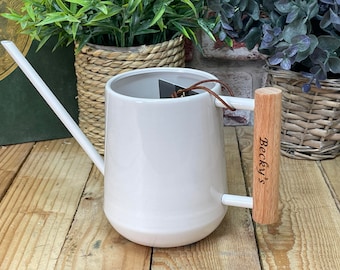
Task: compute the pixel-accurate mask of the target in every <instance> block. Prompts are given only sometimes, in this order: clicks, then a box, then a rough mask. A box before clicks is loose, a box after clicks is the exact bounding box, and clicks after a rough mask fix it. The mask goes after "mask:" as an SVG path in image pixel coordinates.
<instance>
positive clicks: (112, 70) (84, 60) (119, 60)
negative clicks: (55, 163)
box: [75, 37, 185, 154]
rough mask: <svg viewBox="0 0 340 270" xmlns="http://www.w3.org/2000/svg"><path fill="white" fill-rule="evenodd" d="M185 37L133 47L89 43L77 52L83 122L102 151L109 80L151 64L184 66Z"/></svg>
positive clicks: (88, 135) (157, 65)
mask: <svg viewBox="0 0 340 270" xmlns="http://www.w3.org/2000/svg"><path fill="white" fill-rule="evenodd" d="M184 59H185V58H184V40H183V38H182V37H178V38H176V39H173V40H170V41H166V42H163V43H159V44H155V45H148V46H139V47H131V48H117V47H106V46H97V45H87V46H85V47H83V48H82V50H81V52H80V53H79V54H78V55H76V59H75V69H76V74H77V90H78V104H79V126H80V128H81V129H82V130H83V132H84V133H85V135H86V136H87V137H88V138H89V139H90V141H91V142H92V143H93V145H94V146H95V148H96V149H97V150H98V152H99V153H100V154H104V144H105V112H104V111H105V104H104V90H105V84H106V82H107V81H108V80H109V79H110V78H111V77H113V76H114V75H117V74H119V73H123V72H126V71H129V70H133V69H139V68H149V67H183V66H184Z"/></svg>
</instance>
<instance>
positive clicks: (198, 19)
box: [2, 0, 213, 50]
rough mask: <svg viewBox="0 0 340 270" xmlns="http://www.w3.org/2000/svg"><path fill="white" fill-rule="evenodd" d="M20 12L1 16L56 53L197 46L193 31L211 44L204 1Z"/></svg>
mask: <svg viewBox="0 0 340 270" xmlns="http://www.w3.org/2000/svg"><path fill="white" fill-rule="evenodd" d="M23 2H24V4H23V7H22V10H21V11H20V12H17V11H14V10H9V12H8V13H3V14H2V16H4V17H6V18H7V19H10V20H13V21H16V22H17V23H19V24H20V25H21V28H22V33H24V34H28V35H30V36H31V37H32V38H33V39H36V40H38V41H40V44H39V48H40V47H41V46H43V45H44V44H45V43H46V41H47V40H49V39H50V38H51V37H52V36H56V37H57V43H56V45H55V48H56V47H58V46H62V45H69V44H70V43H73V42H74V41H75V42H77V43H78V44H79V47H78V50H80V49H81V48H82V47H83V46H84V45H85V44H86V43H88V42H90V43H95V44H99V45H112V46H119V47H129V46H136V45H142V44H155V43H158V42H163V41H165V40H168V39H170V38H172V37H175V36H178V35H180V34H183V35H184V36H185V37H187V38H189V39H192V40H193V41H194V42H196V43H197V37H196V33H195V31H196V30H197V29H203V30H204V31H205V32H206V33H208V34H209V35H210V36H211V37H212V38H213V35H212V33H211V32H210V28H211V27H210V24H209V22H208V21H207V20H204V19H203V17H204V13H205V9H206V7H205V3H204V1H203V0H106V1H105V0H104V1H102V0H24V1H23Z"/></svg>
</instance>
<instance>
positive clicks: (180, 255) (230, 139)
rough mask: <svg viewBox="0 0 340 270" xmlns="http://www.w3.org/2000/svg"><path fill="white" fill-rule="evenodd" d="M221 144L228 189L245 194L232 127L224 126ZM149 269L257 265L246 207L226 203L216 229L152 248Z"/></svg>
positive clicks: (246, 268) (252, 267)
mask: <svg viewBox="0 0 340 270" xmlns="http://www.w3.org/2000/svg"><path fill="white" fill-rule="evenodd" d="M225 148H226V151H227V168H228V170H227V178H228V188H229V191H230V193H231V194H237V195H246V190H245V186H244V178H243V173H242V168H241V163H240V154H239V150H238V143H237V138H236V133H235V129H234V128H225ZM151 269H157V270H158V269H181V270H182V269H214V270H218V269H237V270H242V269H245V270H249V269H252V270H255V269H260V263H259V258H258V251H257V247H256V242H255V235H254V230H253V225H252V220H251V217H250V213H249V210H248V209H242V208H236V207H229V209H228V212H227V215H226V217H225V218H224V220H223V222H222V224H221V225H220V226H219V227H218V228H217V229H216V231H214V232H213V233H212V234H211V235H210V236H208V237H207V238H205V239H203V240H201V241H199V242H197V243H195V244H192V245H188V246H184V247H177V248H170V249H167V248H163V249H159V248H155V249H154V251H153V256H152V268H151Z"/></svg>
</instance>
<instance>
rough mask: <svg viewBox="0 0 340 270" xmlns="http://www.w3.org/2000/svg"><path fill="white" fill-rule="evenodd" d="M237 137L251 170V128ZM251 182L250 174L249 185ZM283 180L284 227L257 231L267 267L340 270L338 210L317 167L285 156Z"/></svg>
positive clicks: (281, 212)
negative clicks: (249, 146) (248, 146)
mask: <svg viewBox="0 0 340 270" xmlns="http://www.w3.org/2000/svg"><path fill="white" fill-rule="evenodd" d="M237 133H238V137H239V139H240V149H241V152H242V163H243V164H245V167H246V168H247V170H248V169H249V168H250V167H251V165H250V164H251V163H252V160H251V153H250V148H247V147H243V145H249V140H250V137H251V136H252V129H251V128H249V127H242V128H238V129H237ZM337 162H338V161H337ZM330 170H332V168H331V167H329V168H327V169H326V171H328V172H329V171H330ZM249 177H251V172H250V173H249V174H248V175H247V178H248V179H247V181H248V183H249V181H250V179H251V178H249ZM280 178H281V180H280V183H281V184H280V200H281V203H280V207H279V208H280V219H279V222H277V223H276V224H273V225H257V226H256V234H257V241H258V245H259V249H260V257H261V261H262V265H263V268H264V269H306V270H307V269H308V270H309V269H340V248H339V242H340V215H339V210H338V209H337V207H336V203H335V201H334V198H333V197H332V194H331V192H330V191H329V189H328V186H327V184H326V182H325V179H324V177H323V175H322V173H321V171H320V169H319V166H318V164H317V163H316V162H313V161H303V160H300V161H297V160H294V159H289V158H285V157H281V166H280Z"/></svg>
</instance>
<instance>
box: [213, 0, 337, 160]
mask: <svg viewBox="0 0 340 270" xmlns="http://www.w3.org/2000/svg"><path fill="white" fill-rule="evenodd" d="M209 3H210V8H211V9H212V10H213V11H214V12H215V17H216V25H215V29H214V32H215V35H216V36H218V38H219V39H220V40H222V41H224V42H225V43H226V44H227V45H228V46H232V44H233V42H234V41H235V40H236V41H238V42H243V43H244V44H245V46H246V47H247V48H248V49H252V48H254V47H255V46H258V50H259V51H260V52H261V53H262V54H264V55H266V56H267V63H268V64H267V66H266V68H267V70H268V81H267V82H268V84H270V85H273V86H276V87H280V88H282V90H283V114H282V119H283V120H282V143H281V146H282V147H281V149H282V153H283V154H285V155H286V156H289V157H294V158H304V159H305V158H307V159H314V160H318V159H325V158H332V157H335V156H336V155H338V154H339V153H340V125H339V121H340V105H339V104H340V103H339V100H340V79H339V78H340V77H339V74H340V58H339V57H340V3H339V1H338V0H309V1H306V0H294V1H288V0H276V1H264V0H223V1H220V0H210V2H209Z"/></svg>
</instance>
